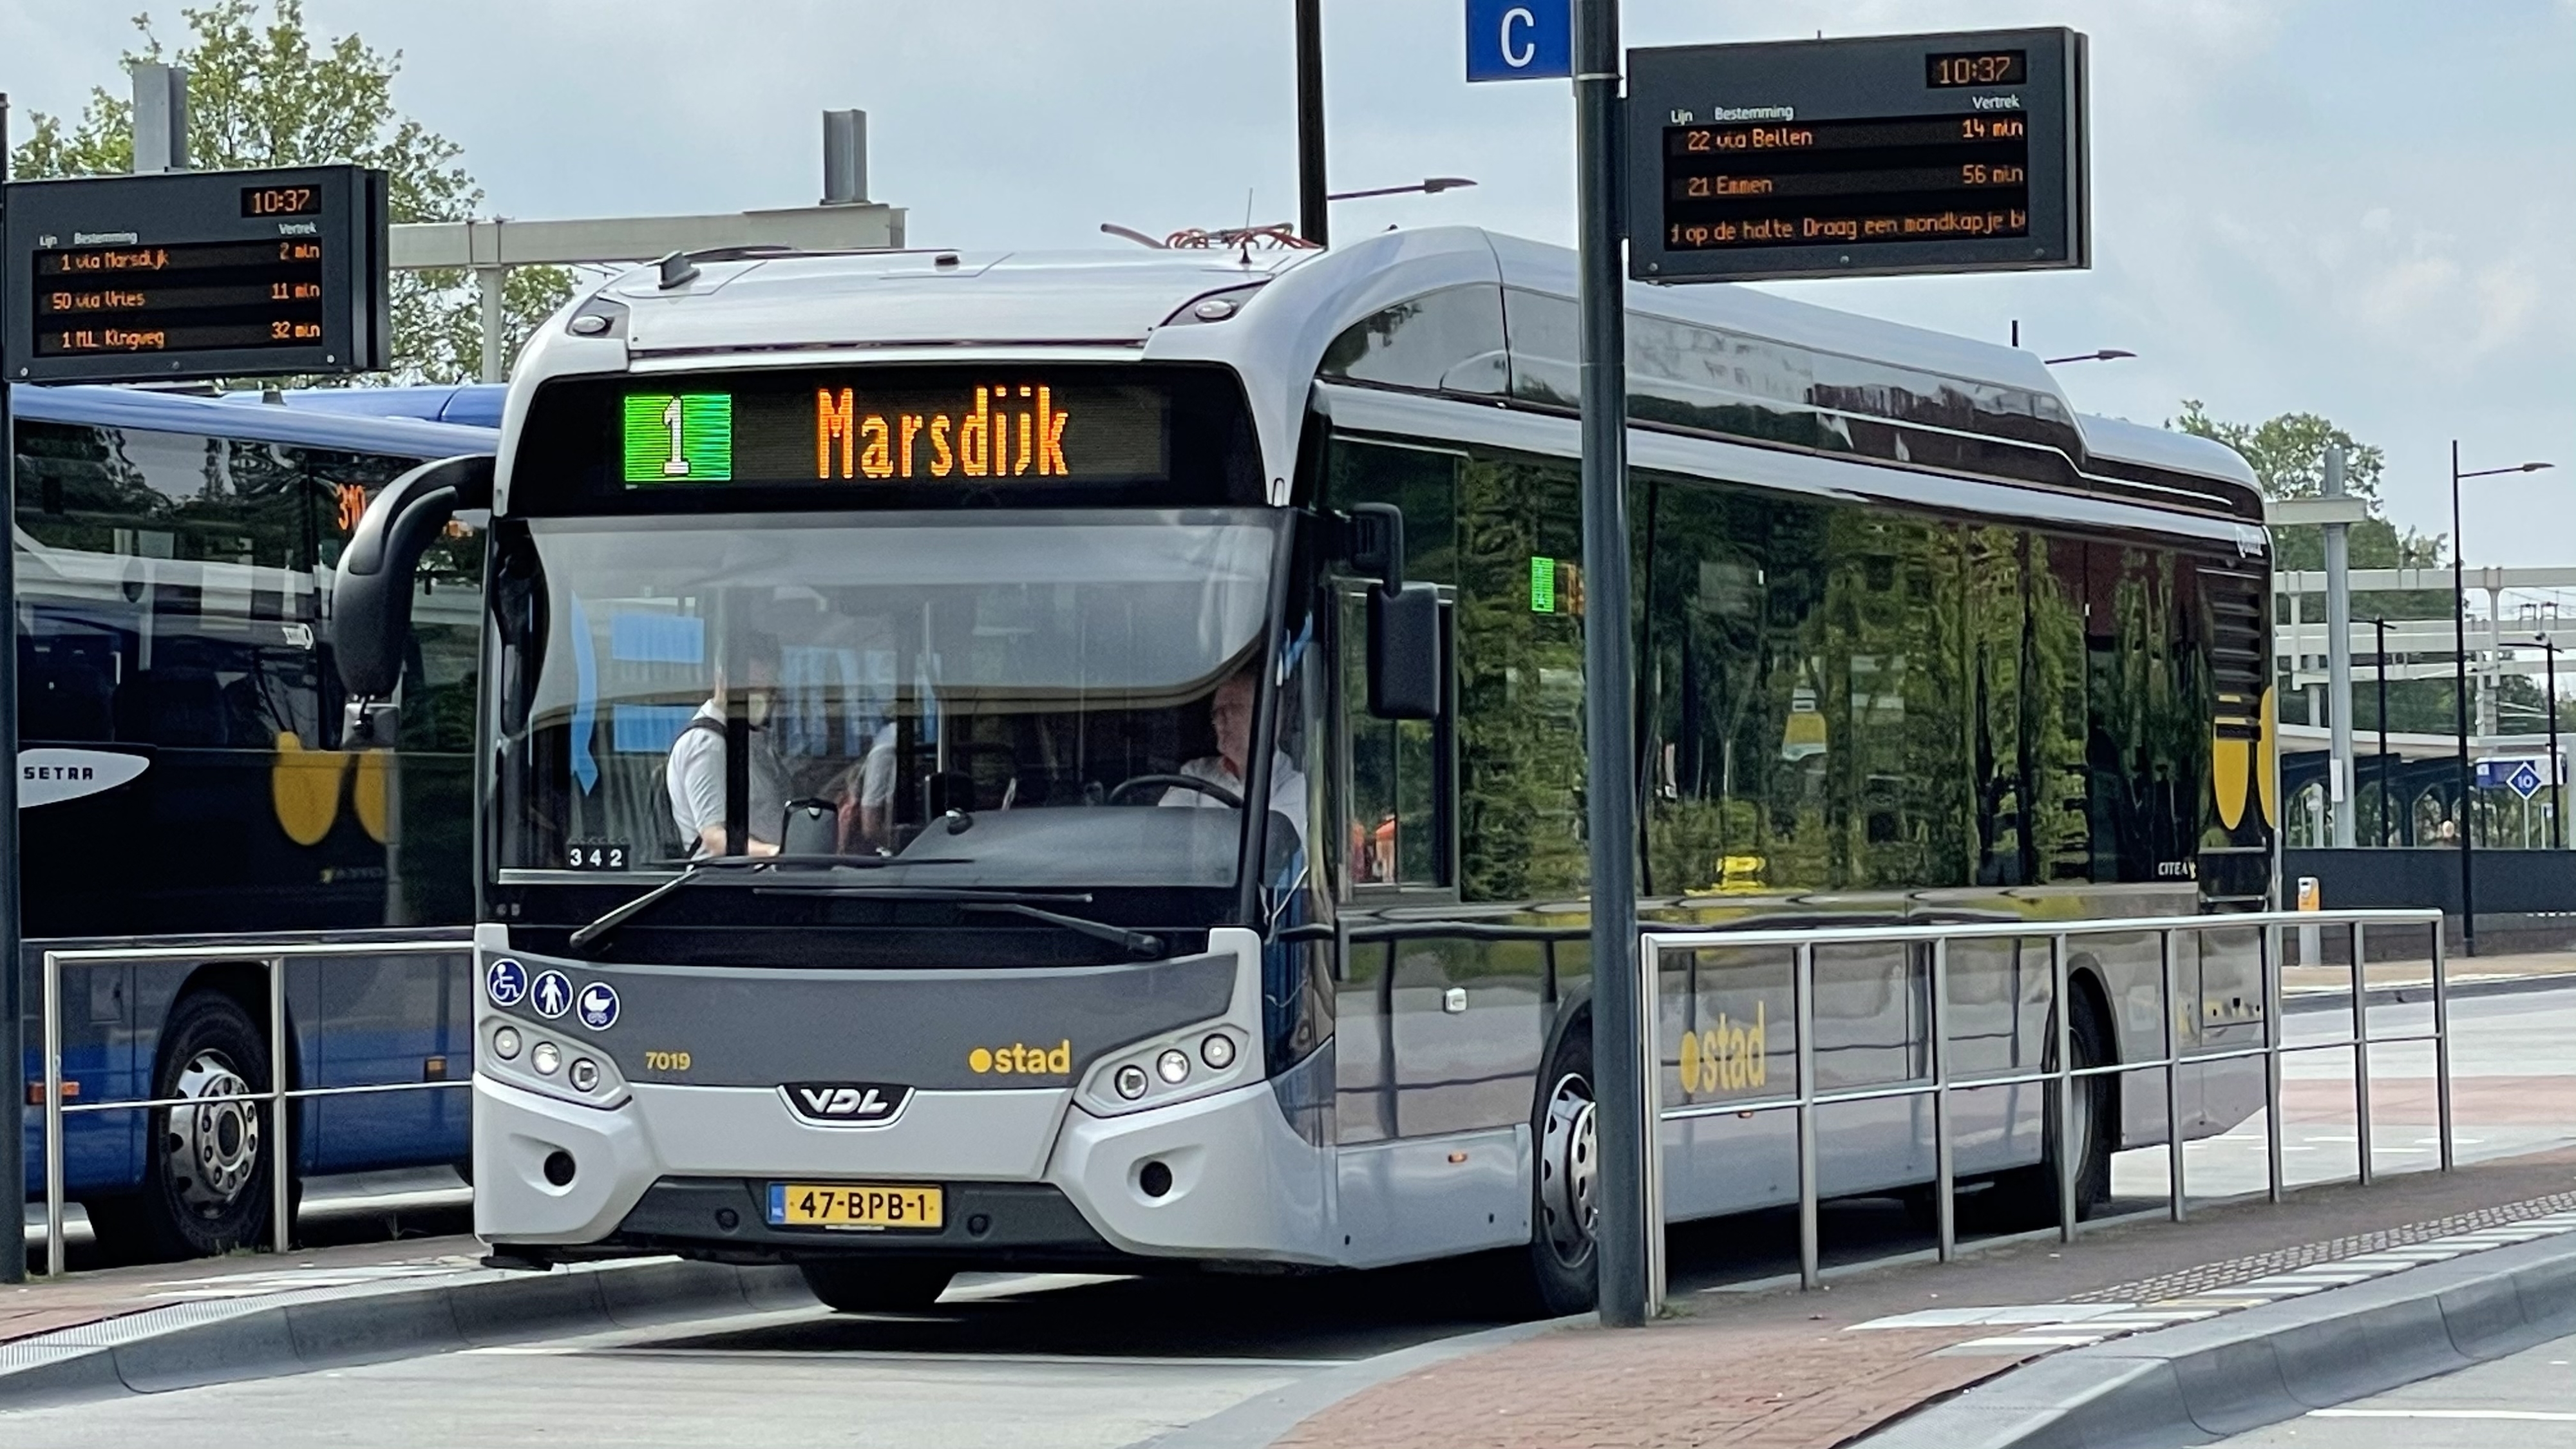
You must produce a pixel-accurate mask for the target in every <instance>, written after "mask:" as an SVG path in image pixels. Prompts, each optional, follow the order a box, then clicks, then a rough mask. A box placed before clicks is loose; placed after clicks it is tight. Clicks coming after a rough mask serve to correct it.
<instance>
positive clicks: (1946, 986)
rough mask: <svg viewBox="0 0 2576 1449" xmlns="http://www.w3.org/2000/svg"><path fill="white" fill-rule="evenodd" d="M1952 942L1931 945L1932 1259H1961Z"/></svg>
mask: <svg viewBox="0 0 2576 1449" xmlns="http://www.w3.org/2000/svg"><path fill="white" fill-rule="evenodd" d="M1949 1000H1950V942H1949V940H1948V938H1947V937H1944V938H1942V939H1940V940H1937V941H1934V942H1933V943H1932V1225H1933V1255H1934V1256H1935V1257H1937V1258H1939V1259H1940V1261H1942V1262H1944V1263H1947V1262H1949V1261H1950V1260H1951V1259H1953V1258H1955V1257H1957V1256H1958V1255H1959V1221H1958V1203H1957V1201H1956V1194H1957V1185H1958V1161H1957V1156H1956V1154H1955V1152H1954V1151H1953V1150H1952V1147H1951V1143H1950V1026H1949V1017H1948V1013H1947V1010H1946V1008H1947V1005H1948V1003H1949Z"/></svg>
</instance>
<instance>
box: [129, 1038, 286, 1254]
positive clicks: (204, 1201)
mask: <svg viewBox="0 0 2576 1449" xmlns="http://www.w3.org/2000/svg"><path fill="white" fill-rule="evenodd" d="M268 1074H269V1054H268V1045H267V1043H266V1042H264V1041H262V1040H261V1038H260V1030H259V1027H258V1026H257V1025H256V1024H255V1023H254V1022H252V1020H251V1017H250V1013H249V1012H248V1011H246V1010H244V1009H243V1008H242V1006H241V1003H239V1002H237V1001H235V1000H233V998H231V997H230V996H227V995H225V994H224V993H222V992H220V991H193V992H190V993H189V994H188V995H187V996H185V997H182V998H181V999H180V1001H179V1003H178V1005H176V1006H175V1007H173V1008H171V1011H170V1017H169V1023H168V1025H167V1027H166V1028H165V1029H164V1030H163V1031H162V1033H161V1050H160V1052H159V1054H158V1057H157V1060H156V1062H155V1064H154V1067H153V1072H152V1095H153V1096H155V1097H201V1096H224V1095H229V1094H233V1093H239V1092H264V1091H266V1090H268V1083H269V1075H268ZM148 1129H149V1130H148V1132H147V1134H146V1137H145V1139H144V1153H143V1186H142V1190H141V1191H139V1192H137V1193H134V1194H133V1195H131V1196H127V1197H121V1198H116V1199H113V1200H108V1201H102V1202H100V1203H97V1204H94V1205H92V1206H91V1209H90V1216H91V1219H92V1221H93V1222H94V1223H95V1224H96V1226H97V1228H98V1234H99V1245H100V1247H101V1249H102V1250H103V1251H104V1252H106V1253H107V1254H108V1255H109V1256H110V1257H113V1258H121V1259H126V1260H135V1261H151V1262H168V1261H171V1260H173V1259H179V1258H203V1257H211V1256H214V1255H216V1254H219V1253H228V1252H231V1251H232V1250H233V1249H235V1248H243V1247H257V1246H260V1245H262V1244H264V1243H266V1242H267V1240H268V1236H269V1231H268V1206H269V1196H270V1194H269V1174H270V1173H272V1172H274V1171H276V1170H277V1161H278V1152H277V1144H276V1143H275V1142H273V1141H272V1140H271V1138H272V1137H273V1136H274V1135H275V1134H274V1133H272V1132H271V1131H270V1130H269V1114H268V1105H267V1104H266V1103H264V1102H223V1103H215V1104H212V1105H209V1106H205V1107H197V1108H185V1107H160V1108H155V1109H153V1111H152V1114H151V1120H150V1122H149V1124H148Z"/></svg>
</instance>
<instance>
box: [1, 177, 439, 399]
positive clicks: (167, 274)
mask: <svg viewBox="0 0 2576 1449" xmlns="http://www.w3.org/2000/svg"><path fill="white" fill-rule="evenodd" d="M387 196H388V193H387V189H386V185H385V176H384V173H383V172H381V171H369V170H366V169H364V168H361V167H356V166H326V167H306V168H298V169H295V170H286V171H210V172H181V173H176V174H170V175H145V176H119V177H102V178H93V179H85V180H76V181H46V182H22V183H18V184H15V185H13V186H11V187H10V188H9V221H10V226H9V254H8V258H7V270H8V286H9V316H10V331H9V336H8V339H7V356H8V359H9V362H8V370H9V376H10V377H11V378H12V379H13V380H19V381H33V382H48V381H69V380H86V381H145V380H154V379H162V378H191V377H257V376H276V375H280V374H300V373H347V372H358V371H366V370H370V369H374V368H381V367H383V366H384V365H385V361H386V352H387V351H388V348H389V345H390V342H391V337H390V333H391V319H390V315H389V309H388V306H387V293H386V286H385V271H386V264H387V255H386V252H387V238H388V231H387V211H388V206H387Z"/></svg>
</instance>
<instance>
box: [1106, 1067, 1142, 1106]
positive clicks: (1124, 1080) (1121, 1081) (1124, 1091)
mask: <svg viewBox="0 0 2576 1449" xmlns="http://www.w3.org/2000/svg"><path fill="white" fill-rule="evenodd" d="M1110 1084H1111V1085H1112V1086H1115V1087H1116V1088H1117V1089H1118V1095H1119V1096H1122V1097H1124V1098H1126V1099H1127V1100H1128V1101H1130V1102H1133V1101H1135V1100H1136V1099H1137V1098H1138V1097H1141V1096H1143V1095H1145V1069H1144V1068H1143V1067H1140V1066H1138V1065H1136V1064H1135V1063H1134V1062H1129V1063H1128V1064H1127V1065H1125V1066H1123V1067H1120V1068H1119V1069H1118V1074H1117V1075H1116V1076H1114V1077H1112V1078H1110Z"/></svg>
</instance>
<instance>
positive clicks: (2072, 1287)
mask: <svg viewBox="0 0 2576 1449" xmlns="http://www.w3.org/2000/svg"><path fill="white" fill-rule="evenodd" d="M2571 1186H2576V1152H2554V1153H2547V1154H2541V1155H2536V1156H2531V1157H2519V1158H2510V1159H2506V1160H2503V1161H2498V1162H2491V1163H2485V1164H2481V1165H2478V1166H2474V1167H2466V1168H2462V1169H2460V1170H2459V1171H2457V1172H2454V1173H2452V1174H2450V1175H2448V1176H2443V1175H2440V1174H2435V1173H2419V1174H2407V1175H2404V1176H2400V1177H2394V1178H2382V1179H2381V1180H2380V1181H2379V1182H2378V1183H2377V1184H2375V1185H2373V1186H2371V1187H2367V1188H2364V1187H2359V1186H2356V1185H2343V1186H2334V1187H2319V1188H2310V1189H2305V1190H2302V1191H2300V1192H2298V1193H2295V1194H2293V1195H2292V1196H2291V1197H2290V1199H2289V1200H2288V1201H2287V1202H2285V1203H2283V1204H2281V1205H2280V1206H2277V1207H2275V1206H2273V1205H2271V1204H2268V1203H2264V1202H2259V1201H2258V1202H2248V1203H2242V1204H2237V1205H2233V1206H2228V1207H2219V1208H2205V1209H2199V1210H2197V1211H2196V1212H2195V1215H2194V1217H2193V1219H2192V1221H2191V1222H2189V1223H2187V1224H2183V1225H2179V1226H2177V1225H2175V1224H2172V1223H2167V1222H2162V1221H2153V1222H2130V1223H2122V1224H2118V1225H2115V1226H2110V1227H2106V1228H2104V1229H2102V1230H2100V1231H2098V1232H2093V1233H2088V1234H2086V1235H2085V1236H2084V1237H2083V1238H2082V1240H2081V1241H2079V1242H2078V1243H2077V1244H2075V1245H2074V1246H2073V1247H2071V1248H2069V1247H2065V1246H2063V1245H2061V1244H2059V1243H2058V1242H2057V1241H2056V1240H2055V1239H2054V1237H2053V1236H2052V1237H2051V1238H2049V1239H2048V1240H2046V1241H2041V1242H2029V1243H2017V1244H2012V1245H2010V1246H2006V1247H2001V1248H1996V1249H1991V1250H1988V1251H1985V1252H1981V1253H1976V1254H1972V1255H1969V1256H1966V1257H1964V1258H1962V1259H1961V1260H1960V1262H1958V1263H1957V1264H1953V1265H1948V1266H1943V1265H1939V1264H1915V1265H1908V1266H1902V1267H1891V1268H1884V1269H1876V1270H1870V1271H1867V1272H1861V1273H1855V1274H1852V1275H1850V1276H1847V1277H1842V1278H1837V1279H1835V1280H1832V1282H1831V1283H1830V1285H1829V1286H1828V1287H1827V1288H1826V1289H1825V1290H1824V1291H1822V1292H1816V1293H1803V1294H1802V1293H1799V1292H1797V1291H1796V1290H1795V1289H1794V1288H1791V1289H1779V1290H1772V1291H1764V1292H1752V1293H1747V1292H1732V1291H1727V1290H1722V1289H1721V1290H1709V1291H1701V1292H1696V1293H1686V1294H1676V1295H1675V1301H1674V1308H1675V1310H1676V1311H1675V1315H1674V1316H1673V1317H1671V1318H1670V1319H1668V1320H1666V1321H1663V1322H1660V1323H1657V1324H1654V1325H1652V1326H1650V1327H1648V1328H1645V1329H1641V1330H1637V1331H1633V1332H1625V1333H1613V1332H1609V1331H1605V1330H1603V1329H1600V1328H1597V1327H1591V1326H1588V1325H1587V1326H1584V1327H1579V1328H1568V1329H1563V1330H1559V1331H1556V1332H1552V1333H1546V1334H1542V1335H1540V1336H1538V1337H1536V1338H1532V1339H1525V1340H1522V1341H1520V1342H1518V1343H1513V1344H1509V1345H1507V1346H1504V1347H1501V1348H1497V1349H1493V1350H1490V1351H1487V1352H1484V1353H1481V1354H1476V1355H1473V1356H1471V1357H1468V1358H1463V1359H1456V1360H1452V1361H1450V1362H1447V1363H1443V1364H1440V1365H1438V1366H1436V1367H1433V1368H1428V1369H1424V1370H1422V1371H1420V1372H1417V1373H1414V1374H1411V1375H1408V1376H1406V1377H1404V1378H1399V1379H1396V1380H1393V1381H1391V1382H1389V1383H1385V1384H1381V1385H1379V1386H1377V1387H1375V1388H1372V1389H1368V1390H1365V1391H1363V1392H1361V1393H1359V1394H1356V1395H1354V1396H1352V1397H1351V1398H1349V1399H1345V1400H1343V1401H1342V1402H1340V1403H1338V1404H1336V1405H1334V1406H1332V1407H1331V1408H1328V1409H1326V1410H1324V1411H1323V1412H1321V1413H1319V1414H1316V1415H1315V1416H1314V1417H1312V1418H1310V1419H1308V1420H1306V1421H1305V1422H1304V1423H1303V1424H1300V1425H1299V1426H1297V1428H1295V1429H1294V1430H1292V1431H1290V1432H1289V1433H1288V1434H1287V1435H1286V1436H1284V1437H1283V1438H1281V1439H1280V1440H1279V1441H1278V1443H1279V1444H1280V1445H1281V1446H1283V1449H1285V1446H1295V1449H1432V1446H1437V1449H1680V1446H1692V1445H1719V1444H1723V1445H1726V1446H1729V1449H1830V1446H1833V1445H1837V1444H1842V1443H1845V1442H1847V1441H1849V1440H1850V1439H1852V1438H1853V1437H1855V1436H1857V1435H1859V1434H1861V1433H1863V1432H1865V1431H1867V1430H1868V1429H1870V1428H1872V1427H1873V1426H1875V1425H1878V1424H1882V1423H1885V1422H1886V1421H1888V1420H1889V1419H1892V1418H1895V1417H1897V1416H1899V1415H1901V1414H1903V1413H1905V1412H1907V1411H1908V1410H1910V1409H1913V1408H1915V1407H1917V1406H1919V1405H1921V1404H1924V1403H1926V1402H1929V1401H1931V1400H1933V1399H1937V1398H1940V1397H1942V1396H1944V1395H1947V1394H1951V1393H1955V1392H1957V1391H1958V1390H1960V1389H1963V1388H1965V1387H1967V1386H1968V1385H1970V1384H1973V1383H1976V1382H1977V1381H1979V1380H1981V1379H1984V1378H1988V1377H1990V1376H1992V1375H1994V1374H1997V1373H2000V1372H2002V1371H2004V1370H2006V1369H2008V1368H2010V1367H2012V1366H2013V1365H2014V1364H2016V1363H2019V1362H2022V1361H2024V1360H2025V1359H2026V1358H2027V1357H2032V1356H2036V1355H2037V1353H2039V1352H2044V1351H2046V1350H2047V1348H2048V1345H2046V1344H2044V1343H2040V1344H2033V1345H2032V1346H2031V1348H2030V1349H2028V1350H2024V1349H2022V1348H2019V1347H2012V1348H2003V1349H1996V1350H1983V1349H1981V1350H1978V1351H1974V1352H1967V1351H1960V1350H1959V1349H1958V1346H1959V1345H1961V1344H1965V1343H1967V1342H1969V1341H1970V1340H1975V1339H1989V1341H1991V1339H1990V1336H1991V1335H1995V1334H1997V1333H1998V1332H1999V1330H1998V1329H1996V1328H1995V1327H1993V1326H1991V1325H1962V1326H1957V1327H1943V1328H1897V1329H1873V1330H1871V1331H1868V1332H1865V1333H1851V1332H1846V1331H1845V1330H1846V1329H1848V1328H1850V1327H1852V1326H1853V1325H1855V1324H1860V1323H1865V1322H1869V1321H1871V1320H1874V1319H1878V1318H1883V1317H1887V1316H1891V1315H1894V1314H1899V1313H1913V1312H1919V1311H1921V1310H1925V1309H1939V1308H1952V1309H1956V1308H1968V1307H1990V1306H1994V1307H2000V1306H2006V1305H2018V1304H2063V1303H2069V1302H2073V1301H2075V1300H2077V1299H2079V1298H2084V1297H2087V1296H2090V1297H2091V1298H2092V1299H2094V1300H2095V1301H2098V1300H2099V1298H2100V1297H2101V1296H2102V1294H2103V1292H2104V1290H2106V1289H2109V1288H2112V1287H2114V1286H2117V1285H2123V1284H2144V1283H2147V1282H2150V1281H2153V1280H2165V1281H2173V1280H2175V1279H2176V1277H2177V1275H2183V1276H2186V1277H2187V1276H2189V1274H2190V1270H2192V1269H2194V1268H2196V1267H2199V1266H2201V1265H2204V1264H2209V1263H2212V1262H2214V1261H2217V1260H2222V1259H2228V1260H2232V1259H2237V1258H2242V1257H2259V1256H2261V1255H2266V1254H2277V1255H2283V1256H2282V1258H2281V1261H2287V1262H2298V1261H2301V1260H2303V1259H2312V1258H2314V1257H2315V1256H2316V1254H2314V1253H2307V1254H2302V1253H2298V1252H2296V1251H2294V1250H2296V1249H2299V1248H2302V1247H2308V1246H2311V1245H2316V1244H2321V1243H2325V1242H2326V1241H2327V1240H2332V1239H2357V1240H2360V1241H2361V1242H2363V1243H2373V1242H2377V1241H2383V1240H2384V1239H2383V1238H2374V1236H2373V1235H2385V1234H2387V1233H2388V1232H2389V1230H2391V1229H2395V1228H2399V1227H2402V1226H2405V1225H2409V1224H2419V1223H2425V1222H2428V1221H2430V1220H2434V1219H2442V1218H2447V1217H2450V1216H2452V1215H2455V1214H2461V1213H2467V1212H2471V1211H2473V1210H2475V1209H2478V1208H2482V1207H2488V1206H2492V1205H2495V1204H2502V1203H2521V1202H2526V1201H2530V1200H2536V1199H2543V1198H2549V1197H2551V1196H2552V1195H2558V1194H2565V1193H2567V1192H2568V1191H2569V1189H2570V1188H2571ZM2359 1250H2360V1249H2356V1251H2359ZM2269 1271H2272V1270H2271V1269H2270V1268H2268V1267H2267V1268H2262V1269H2258V1270H2249V1272H2248V1276H2253V1275H2254V1274H2255V1273H2259V1272H2269ZM2222 1276H2223V1275H2222ZM1945 1350H1949V1352H1944V1351H1945Z"/></svg>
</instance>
